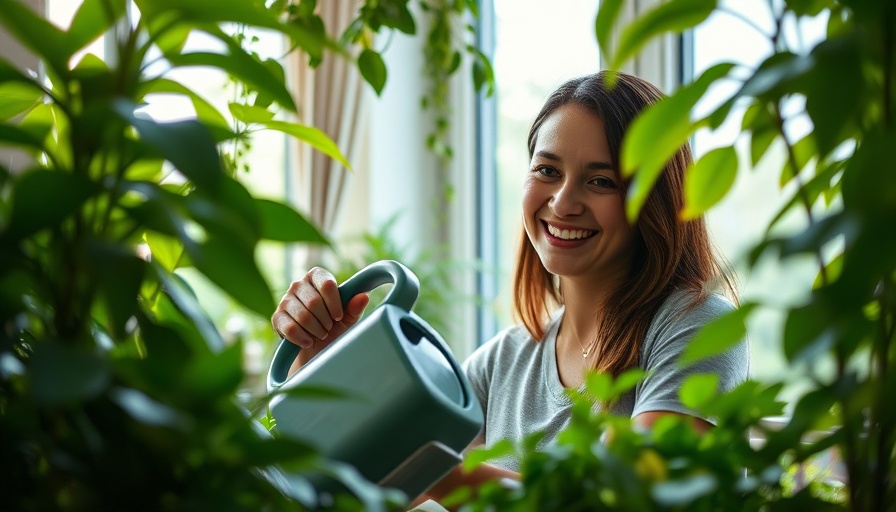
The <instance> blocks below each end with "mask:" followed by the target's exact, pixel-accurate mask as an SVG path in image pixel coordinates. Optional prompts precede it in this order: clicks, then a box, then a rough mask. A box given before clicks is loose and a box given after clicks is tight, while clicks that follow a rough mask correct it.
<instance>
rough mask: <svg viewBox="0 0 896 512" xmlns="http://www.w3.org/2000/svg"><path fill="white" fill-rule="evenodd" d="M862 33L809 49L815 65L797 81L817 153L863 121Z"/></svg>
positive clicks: (828, 148) (827, 150) (827, 149)
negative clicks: (801, 91)
mask: <svg viewBox="0 0 896 512" xmlns="http://www.w3.org/2000/svg"><path fill="white" fill-rule="evenodd" d="M862 37H863V36H860V35H859V34H857V33H852V34H850V35H848V36H843V37H838V38H834V39H828V40H826V41H822V42H821V43H820V44H819V45H818V46H816V47H815V49H813V50H812V54H811V57H812V58H813V59H814V63H815V66H814V67H813V68H812V69H811V70H810V71H809V72H807V73H806V75H805V77H804V79H803V80H802V81H801V83H800V85H801V86H802V87H801V88H802V90H803V92H804V93H805V95H806V112H807V113H808V114H809V117H811V118H812V124H813V130H812V133H813V135H814V139H815V141H816V143H817V146H818V155H819V156H824V155H827V154H829V153H830V152H831V151H833V150H834V148H836V147H837V146H838V145H839V144H840V143H841V142H842V141H843V140H844V139H846V138H848V137H849V136H850V133H851V130H855V129H856V126H857V123H860V122H862V121H863V120H862V112H863V108H862V103H863V102H865V101H866V99H865V98H863V94H864V92H865V91H867V89H866V87H867V86H866V85H865V81H864V78H863V61H864V59H865V53H866V52H867V49H865V48H863V47H862V46H861V44H860V42H859V41H860V38H862ZM891 44H892V43H891Z"/></svg>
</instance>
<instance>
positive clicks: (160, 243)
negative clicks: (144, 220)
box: [143, 232, 184, 272]
mask: <svg viewBox="0 0 896 512" xmlns="http://www.w3.org/2000/svg"><path fill="white" fill-rule="evenodd" d="M143 240H145V241H146V244H147V245H148V246H149V251H150V254H152V262H153V264H157V265H160V266H161V267H162V269H163V270H164V271H167V272H174V270H175V269H177V268H178V267H180V266H181V264H180V262H181V258H183V256H184V254H183V252H184V247H183V245H181V243H180V241H179V240H178V239H177V238H174V237H171V236H166V235H163V234H161V233H155V232H147V233H144V234H143Z"/></svg>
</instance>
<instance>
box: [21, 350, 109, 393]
mask: <svg viewBox="0 0 896 512" xmlns="http://www.w3.org/2000/svg"><path fill="white" fill-rule="evenodd" d="M29 373H30V376H31V389H32V391H33V392H34V398H35V399H36V400H37V402H38V403H40V404H44V405H58V404H71V403H77V402H82V401H85V400H89V399H91V398H94V397H96V396H98V395H99V394H100V393H102V392H103V391H105V389H106V387H107V386H108V385H109V381H110V372H109V366H108V364H107V363H106V360H105V359H104V358H103V357H101V356H100V355H98V354H97V353H95V352H92V351H91V352H88V351H86V350H82V349H78V348H75V347H71V346H68V345H63V344H60V343H55V342H50V341H44V342H42V343H37V344H35V345H34V354H33V355H32V356H31V361H30V372H29Z"/></svg>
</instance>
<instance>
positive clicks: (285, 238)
mask: <svg viewBox="0 0 896 512" xmlns="http://www.w3.org/2000/svg"><path fill="white" fill-rule="evenodd" d="M255 205H256V207H257V208H258V213H259V215H260V217H261V237H262V238H265V239H267V240H277V241H280V242H310V243H319V244H326V245H329V241H328V240H327V239H326V237H324V236H323V235H322V234H321V233H320V231H318V230H317V228H315V227H314V225H313V224H311V223H310V222H309V221H308V220H307V219H305V217H303V216H302V214H300V213H299V212H297V211H295V210H294V209H292V208H290V207H289V206H288V205H285V204H283V203H278V202H276V201H269V200H267V199H256V200H255Z"/></svg>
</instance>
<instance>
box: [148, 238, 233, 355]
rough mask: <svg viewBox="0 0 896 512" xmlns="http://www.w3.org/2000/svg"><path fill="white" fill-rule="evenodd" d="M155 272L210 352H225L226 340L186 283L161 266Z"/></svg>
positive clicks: (170, 297)
mask: <svg viewBox="0 0 896 512" xmlns="http://www.w3.org/2000/svg"><path fill="white" fill-rule="evenodd" d="M157 245H158V244H157ZM153 258H155V253H153ZM153 270H155V271H156V275H157V276H158V278H159V281H161V283H162V287H163V289H164V291H165V294H166V295H167V296H168V298H169V299H171V303H172V304H173V305H174V306H175V307H176V308H177V310H178V311H179V312H180V313H181V314H182V315H184V316H185V317H187V319H189V321H190V323H192V324H193V326H194V327H195V328H196V330H197V331H198V332H199V335H200V336H201V337H202V339H203V340H204V341H205V344H206V346H208V348H209V350H211V351H212V352H220V351H221V350H223V349H224V346H225V344H224V339H223V338H222V337H221V333H219V332H218V330H217V329H216V328H215V324H214V323H213V322H212V321H211V319H210V318H209V317H208V315H207V314H206V313H205V311H203V309H202V307H201V306H200V305H199V301H198V299H197V298H196V296H195V295H194V294H193V292H192V290H190V289H189V288H188V287H187V285H186V283H184V282H183V281H182V280H181V279H180V278H179V277H178V276H177V275H176V274H171V273H170V272H169V271H167V270H165V268H164V267H163V266H162V265H160V264H156V265H153Z"/></svg>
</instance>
